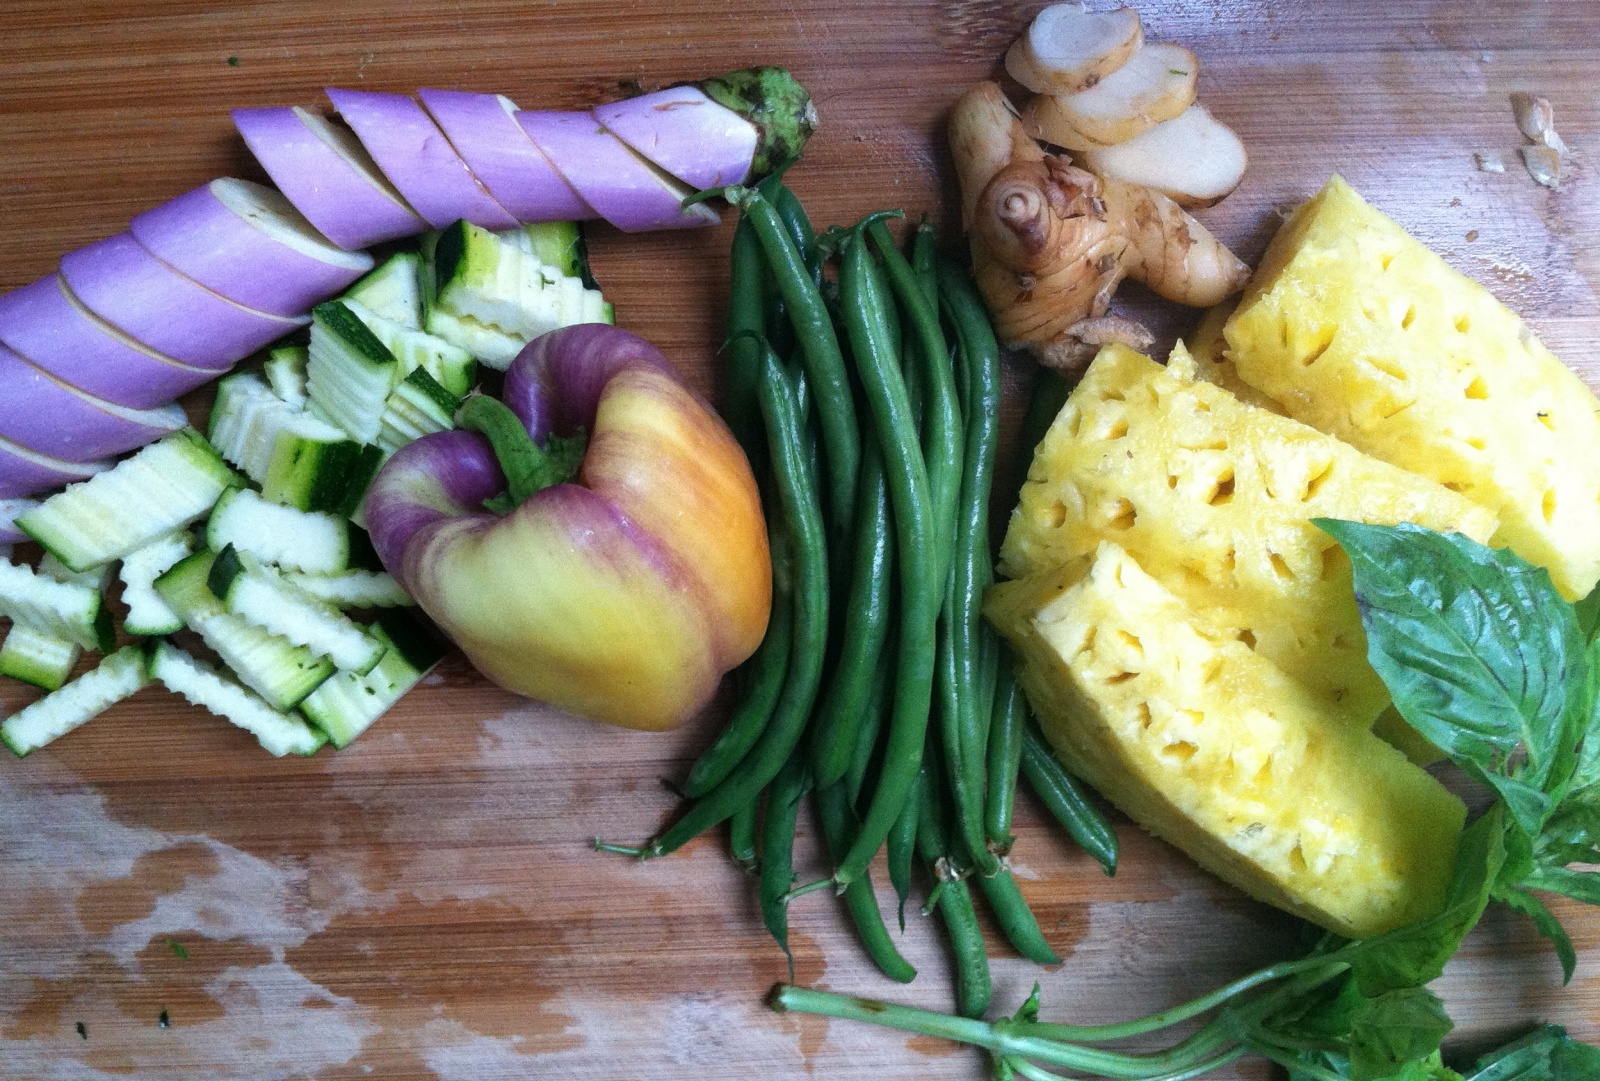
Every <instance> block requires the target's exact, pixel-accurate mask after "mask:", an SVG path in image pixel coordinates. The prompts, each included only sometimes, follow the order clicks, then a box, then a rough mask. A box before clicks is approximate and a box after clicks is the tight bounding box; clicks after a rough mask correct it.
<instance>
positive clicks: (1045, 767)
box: [1022, 725, 1117, 875]
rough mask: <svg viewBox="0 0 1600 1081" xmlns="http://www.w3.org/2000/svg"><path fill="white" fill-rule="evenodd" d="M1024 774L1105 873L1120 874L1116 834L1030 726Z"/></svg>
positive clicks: (1025, 736)
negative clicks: (1118, 870) (1118, 872)
mask: <svg viewBox="0 0 1600 1081" xmlns="http://www.w3.org/2000/svg"><path fill="white" fill-rule="evenodd" d="M1022 775H1023V776H1024V777H1026V778H1028V787H1030V788H1032V789H1033V790H1034V792H1036V793H1037V794H1038V796H1039V798H1040V799H1041V800H1043V801H1044V805H1045V806H1046V807H1048V808H1049V809H1050V813H1051V814H1052V815H1054V816H1055V819H1056V821H1057V822H1059V823H1061V825H1062V827H1063V828H1065V829H1066V831H1067V835H1068V836H1070V837H1071V838H1072V839H1073V840H1074V841H1076V842H1078V844H1079V845H1080V846H1082V848H1083V850H1084V851H1085V852H1087V853H1089V855H1091V856H1093V857H1094V859H1095V861H1096V862H1097V863H1099V864H1100V866H1101V867H1103V868H1104V869H1105V872H1106V874H1108V875H1113V874H1116V873H1117V834H1116V831H1115V830H1113V829H1112V828H1111V823H1109V822H1107V821H1106V818H1105V815H1103V814H1101V813H1100V808H1098V807H1096V806H1095V805H1094V804H1093V803H1091V802H1090V801H1089V797H1088V795H1087V794H1086V793H1085V792H1084V791H1083V789H1082V788H1081V787H1080V786H1079V784H1078V781H1077V779H1076V778H1074V777H1073V776H1072V774H1070V773H1068V772H1067V771H1066V770H1065V769H1063V768H1062V766H1061V763H1060V762H1058V761H1056V756H1055V755H1054V754H1052V753H1051V751H1050V748H1049V747H1047V746H1045V742H1044V738H1043V737H1042V736H1040V735H1039V733H1038V732H1036V731H1034V729H1033V726H1032V725H1028V726H1027V728H1026V730H1025V731H1024V733H1023V736H1022Z"/></svg>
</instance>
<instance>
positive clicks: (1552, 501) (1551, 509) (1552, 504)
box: [1541, 488, 1556, 525]
mask: <svg viewBox="0 0 1600 1081" xmlns="http://www.w3.org/2000/svg"><path fill="white" fill-rule="evenodd" d="M1541 509H1543V511H1544V520H1545V524H1547V525H1548V524H1549V523H1550V522H1552V521H1553V520H1554V519H1555V516H1556V490H1555V489H1554V488H1551V489H1550V490H1549V491H1547V492H1545V493H1544V502H1543V503H1542V504H1541Z"/></svg>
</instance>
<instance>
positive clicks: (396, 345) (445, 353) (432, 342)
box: [345, 300, 478, 398]
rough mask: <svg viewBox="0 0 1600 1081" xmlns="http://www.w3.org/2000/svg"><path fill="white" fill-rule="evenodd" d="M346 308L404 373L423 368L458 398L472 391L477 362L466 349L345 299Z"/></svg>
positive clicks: (476, 373) (476, 372)
mask: <svg viewBox="0 0 1600 1081" xmlns="http://www.w3.org/2000/svg"><path fill="white" fill-rule="evenodd" d="M345 307H347V308H349V309H350V311H351V312H352V313H353V314H354V315H355V317H356V318H357V319H360V320H361V321H362V322H363V323H365V324H366V327H367V329H368V330H370V331H372V334H373V337H375V338H377V339H378V341H380V342H382V343H383V347H384V348H385V349H387V350H389V352H390V353H391V354H393V355H394V358H395V360H396V361H398V362H399V364H400V371H401V372H402V373H403V374H405V373H410V372H412V371H415V370H416V369H418V368H423V369H425V370H426V371H427V373H428V374H429V375H431V376H433V378H434V379H435V380H437V381H438V383H439V385H440V386H442V387H444V388H445V389H446V390H448V391H450V392H451V393H452V394H454V395H455V396H456V397H458V398H459V397H461V396H462V395H464V394H466V393H467V391H469V390H471V389H472V384H473V381H474V380H475V379H476V378H477V375H478V362H477V361H476V360H474V359H473V357H472V354H471V353H469V352H467V351H466V350H465V349H463V348H461V347H460V346H458V345H452V344H450V343H449V342H447V341H445V340H444V339H443V338H439V337H436V336H434V335H432V334H429V333H428V332H427V331H425V330H417V329H416V328H414V327H408V326H405V325H403V324H401V323H396V322H394V321H393V320H391V319H385V318H383V316H381V315H378V314H377V313H376V312H373V311H371V310H370V309H368V308H366V307H364V306H363V305H361V304H359V303H357V302H355V301H348V300H347V301H346V302H345Z"/></svg>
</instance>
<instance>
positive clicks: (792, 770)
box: [757, 754, 811, 982]
mask: <svg viewBox="0 0 1600 1081" xmlns="http://www.w3.org/2000/svg"><path fill="white" fill-rule="evenodd" d="M810 790H811V771H810V770H809V769H807V768H806V759H805V755H802V754H795V755H790V756H789V761H787V762H785V763H784V765H783V768H782V769H781V770H779V771H778V775H777V776H776V777H774V778H773V779H772V784H771V786H770V787H768V789H767V813H766V817H765V818H763V819H762V822H761V880H760V883H759V885H758V887H757V892H758V894H759V896H760V898H761V922H763V923H765V924H766V925H767V930H768V931H769V932H771V933H772V937H773V938H774V939H776V940H777V942H778V945H779V946H780V947H781V948H782V949H783V953H784V956H785V957H787V958H789V979H790V981H791V982H792V981H793V980H794V955H793V954H792V953H790V952H789V906H788V905H787V904H785V903H784V900H783V895H784V894H786V893H788V892H789V887H790V886H791V885H793V883H794V828H795V823H796V822H797V821H798V820H799V817H800V803H801V801H802V800H804V799H805V795H806V793H807V792H808V791H810Z"/></svg>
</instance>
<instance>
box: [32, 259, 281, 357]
mask: <svg viewBox="0 0 1600 1081" xmlns="http://www.w3.org/2000/svg"><path fill="white" fill-rule="evenodd" d="M61 276H62V277H63V278H65V279H66V282H67V286H68V288H70V289H71V290H72V292H73V294H74V295H75V296H77V298H78V299H79V300H81V301H83V304H84V306H85V307H86V308H88V309H89V310H91V311H93V312H94V313H95V314H96V315H98V316H100V318H102V319H104V320H105V321H106V322H108V323H111V324H112V325H113V326H116V327H118V328H120V329H121V330H123V331H125V332H126V333H127V334H128V335H130V336H131V337H133V338H134V339H135V340H136V341H139V342H142V343H144V344H145V345H147V346H149V347H150V348H151V349H154V350H156V351H158V352H161V353H165V354H167V355H168V356H170V357H173V358H175V359H177V360H181V361H183V362H184V363H186V364H193V365H195V366H196V367H200V368H212V369H216V370H218V371H220V370H222V369H225V368H228V367H229V366H230V365H232V364H233V363H234V362H235V361H237V360H240V359H242V358H244V357H247V356H249V355H250V354H251V353H253V352H255V351H256V350H257V349H260V348H261V347H262V346H263V345H266V344H267V343H268V342H271V341H275V340H276V339H278V338H281V337H283V336H284V335H285V334H287V333H289V332H290V331H292V330H295V329H296V328H298V327H302V326H305V325H306V324H307V323H308V322H310V319H309V318H308V317H300V318H294V319H291V318H287V317H285V316H281V315H271V314H269V313H267V312H258V311H256V310H255V309H253V308H246V307H243V306H241V305H239V304H235V303H234V302H233V301H231V300H228V299H227V298H225V297H221V296H218V295H217V294H216V293H213V292H212V291H211V290H209V289H207V288H205V286H203V285H198V284H196V283H195V282H193V281H191V280H190V279H188V278H186V277H184V276H183V275H182V274H179V273H178V272H177V271H176V270H173V269H172V268H171V267H169V266H167V264H165V263H163V262H162V261H161V260H159V259H157V258H156V257H155V256H153V255H151V254H150V253H149V252H147V251H145V250H144V249H143V248H141V247H140V246H139V244H138V242H137V241H135V240H134V239H133V237H132V236H130V235H129V234H127V233H118V234H117V235H116V236H113V237H107V238H106V239H105V240H102V241H100V242H99V243H97V244H91V245H89V246H88V247H87V248H79V249H78V250H77V251H75V252H71V253H69V254H67V255H64V256H62V258H61Z"/></svg>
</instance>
